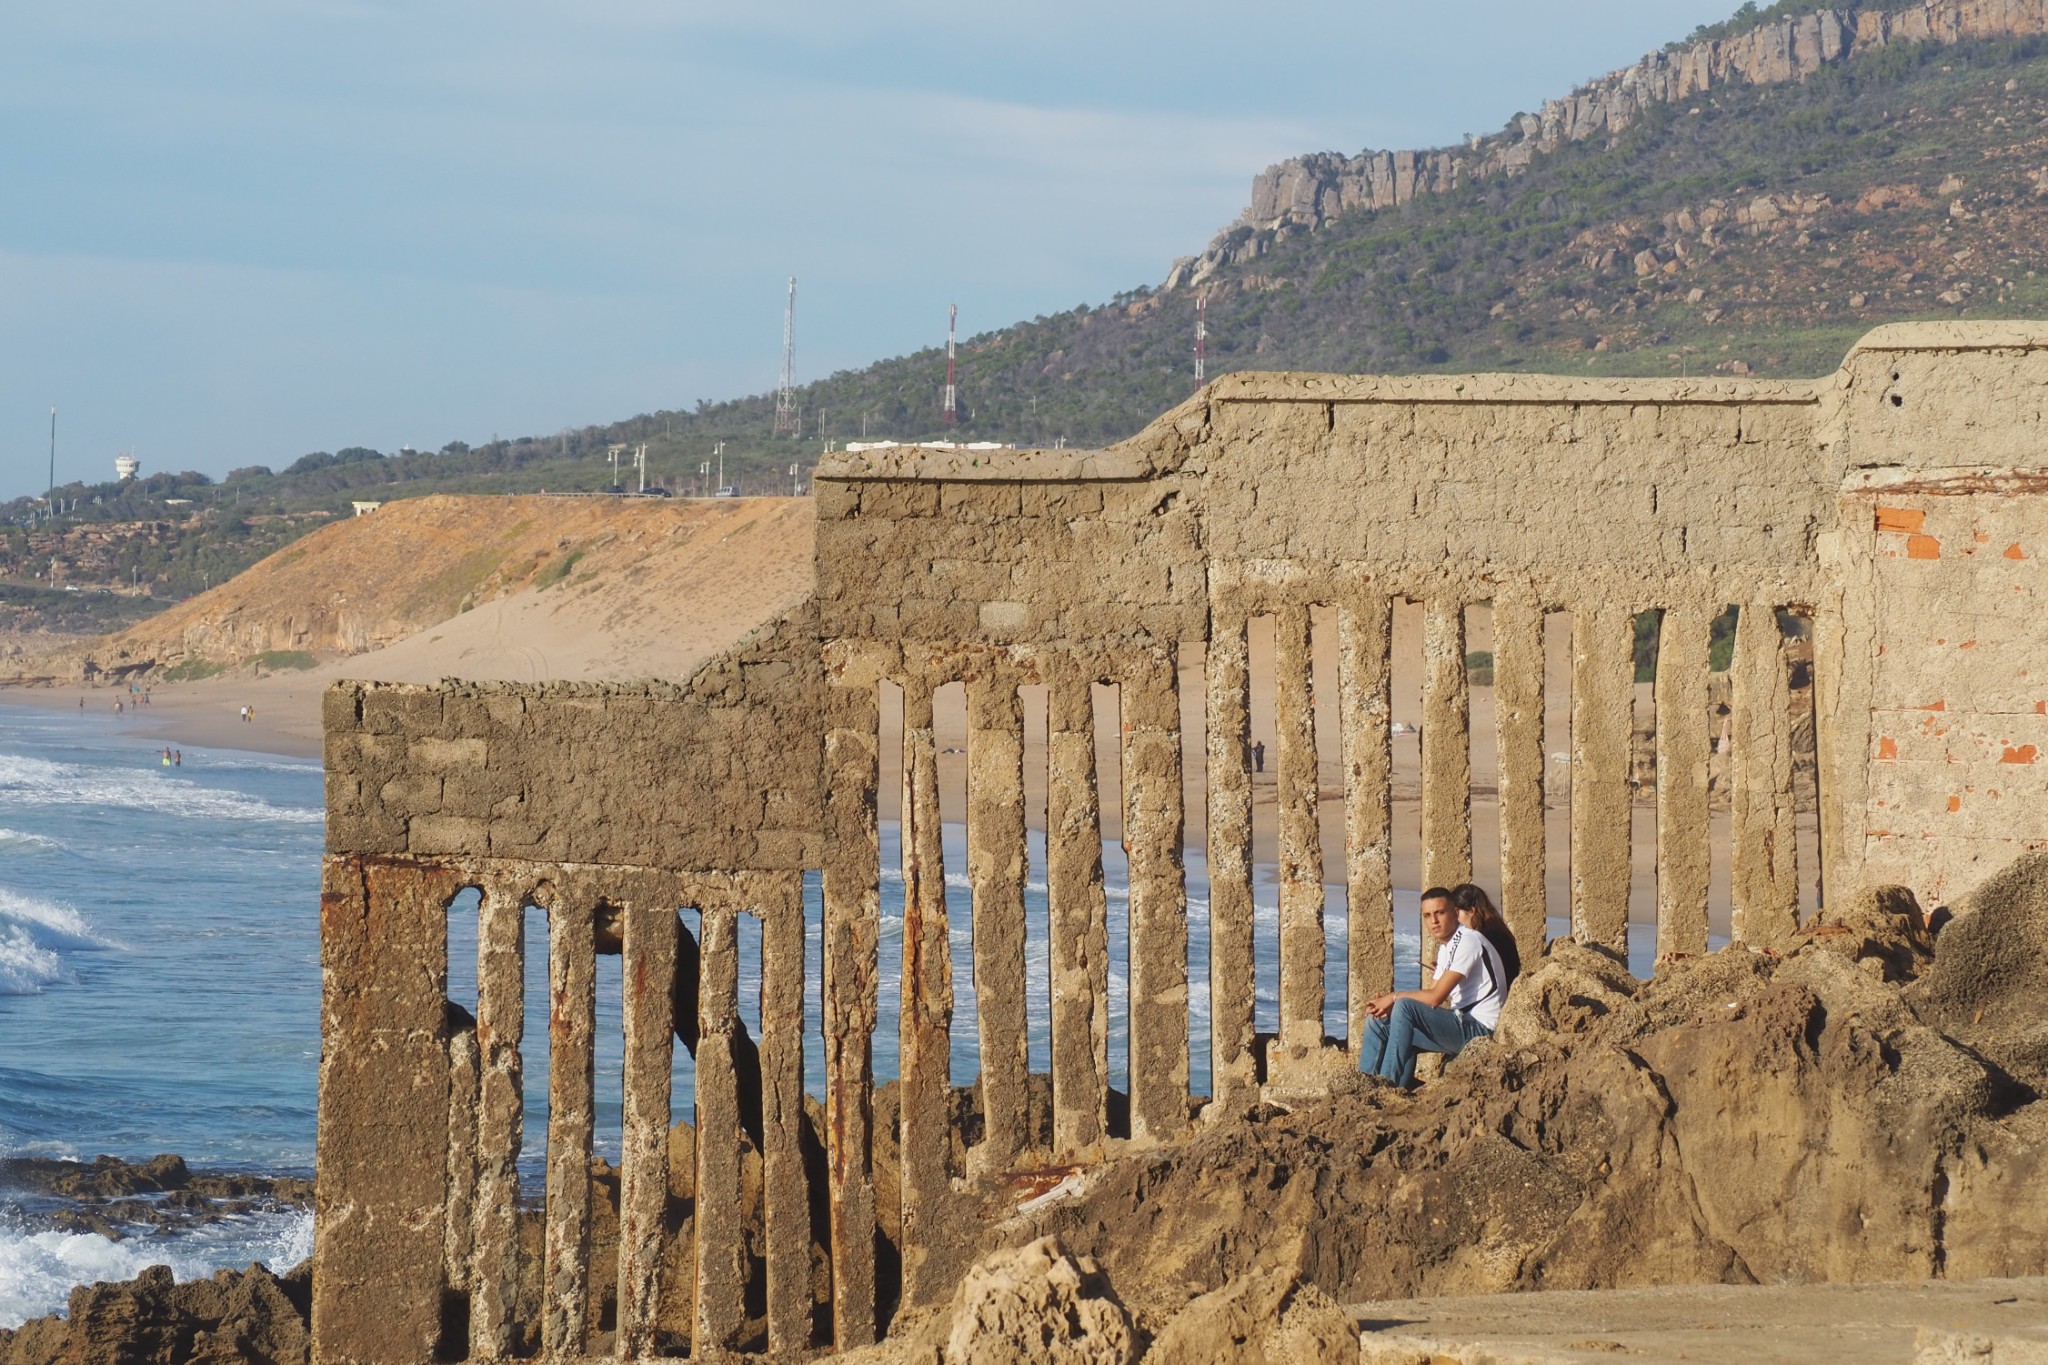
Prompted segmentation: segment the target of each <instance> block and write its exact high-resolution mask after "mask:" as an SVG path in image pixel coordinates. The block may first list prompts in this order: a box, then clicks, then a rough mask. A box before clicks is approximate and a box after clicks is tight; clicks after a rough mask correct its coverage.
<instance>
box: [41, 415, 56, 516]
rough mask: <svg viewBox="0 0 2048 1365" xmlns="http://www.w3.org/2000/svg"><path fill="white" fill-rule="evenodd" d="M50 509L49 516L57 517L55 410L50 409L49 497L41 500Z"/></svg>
mask: <svg viewBox="0 0 2048 1365" xmlns="http://www.w3.org/2000/svg"><path fill="white" fill-rule="evenodd" d="M43 501H44V503H45V504H47V505H48V507H49V508H50V515H51V516H53V517H54V516H56V515H57V408H56V405H55V404H52V405H51V407H50V495H49V496H48V497H47V498H45V499H43Z"/></svg>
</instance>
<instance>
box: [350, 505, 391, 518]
mask: <svg viewBox="0 0 2048 1365" xmlns="http://www.w3.org/2000/svg"><path fill="white" fill-rule="evenodd" d="M383 505H384V504H383V503H381V502H352V503H350V504H349V506H351V507H353V508H355V509H356V515H357V516H359V517H367V516H368V515H370V513H372V512H374V511H376V510H377V509H378V508H379V507H382V506H383Z"/></svg>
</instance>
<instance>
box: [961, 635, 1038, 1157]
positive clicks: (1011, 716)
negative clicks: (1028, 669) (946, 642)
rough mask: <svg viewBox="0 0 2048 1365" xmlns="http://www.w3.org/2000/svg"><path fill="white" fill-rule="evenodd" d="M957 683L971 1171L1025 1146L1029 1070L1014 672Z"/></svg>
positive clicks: (997, 670) (1019, 734)
mask: <svg viewBox="0 0 2048 1365" xmlns="http://www.w3.org/2000/svg"><path fill="white" fill-rule="evenodd" d="M990 667H991V669H992V670H993V672H992V675H984V676H981V677H977V678H974V679H972V680H970V681H969V682H968V685H967V725H968V734H967V880H968V883H969V885H970V886H972V888H973V894H974V1003H975V1012H976V1014H977V1016H978V1018H979V1020H980V1024H981V1028H980V1034H979V1037H980V1044H981V1105H982V1140H981V1142H980V1144H979V1145H978V1146H977V1147H976V1148H975V1149H974V1153H973V1155H972V1156H971V1158H970V1160H971V1162H972V1163H973V1166H974V1168H976V1169H983V1170H990V1171H1000V1170H1004V1169H1007V1168H1008V1167H1009V1166H1010V1164H1011V1163H1012V1162H1013V1161H1014V1160H1015V1159H1016V1156H1017V1154H1018V1152H1019V1151H1021V1150H1022V1148H1023V1145H1024V1140H1025V1129H1026V1115H1025V1083H1026V1076H1027V1075H1028V1073H1029V1071H1030V1065H1031V1062H1030V1053H1029V1051H1028V1044H1029V1033H1028V1025H1027V1023H1026V1020H1025V1014H1024V882H1025V879H1026V875H1027V873H1028V871H1029V863H1028V861H1027V856H1026V852H1025V844H1024V711H1023V707H1022V706H1021V705H1020V704H1019V702H1018V699H1017V680H1016V677H1015V675H1014V674H1011V673H1009V671H1008V670H1006V669H1004V668H1002V667H1001V666H1000V665H994V664H991V665H990Z"/></svg>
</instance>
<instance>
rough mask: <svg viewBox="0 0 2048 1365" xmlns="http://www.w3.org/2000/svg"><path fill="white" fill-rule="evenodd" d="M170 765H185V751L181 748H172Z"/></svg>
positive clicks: (176, 766)
mask: <svg viewBox="0 0 2048 1365" xmlns="http://www.w3.org/2000/svg"><path fill="white" fill-rule="evenodd" d="M171 766H172V767H173V768H182V767H184V766H185V751H184V750H183V749H173V750H172V751H171Z"/></svg>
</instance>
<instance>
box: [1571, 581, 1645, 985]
mask: <svg viewBox="0 0 2048 1365" xmlns="http://www.w3.org/2000/svg"><path fill="white" fill-rule="evenodd" d="M1634 621H1635V618H1634V617H1633V616H1631V615H1630V614H1629V611H1628V608H1627V607H1626V606H1625V605H1623V604H1620V603H1611V602H1599V603H1588V604H1585V605H1582V606H1580V607H1578V608H1576V609H1574V610H1573V612H1572V932H1573V933H1574V934H1576V935H1578V936H1579V937H1580V938H1581V939H1584V940H1586V941H1588V942H1592V943H1601V944H1605V945H1606V946H1607V947H1610V948H1614V949H1618V950H1622V951H1626V950H1627V948H1628V875H1629V863H1628V860H1629V789H1628V760H1629V755H1628V746H1629V739H1630V736H1631V735H1632V734H1633V732H1634V730H1635V642H1634V640H1633V638H1632V636H1631V633H1630V632H1631V630H1632V629H1633V627H1634Z"/></svg>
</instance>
